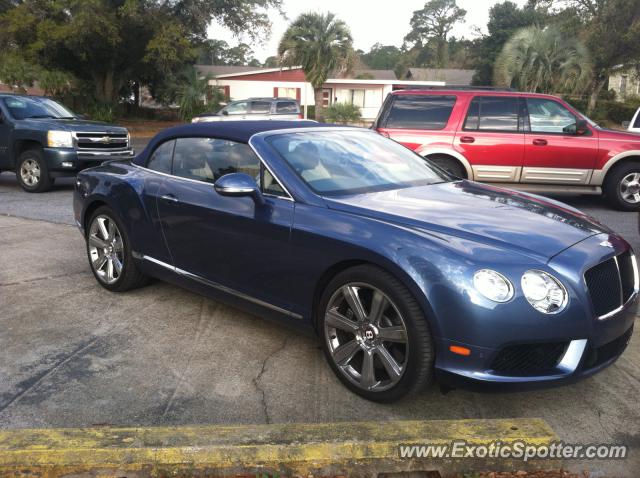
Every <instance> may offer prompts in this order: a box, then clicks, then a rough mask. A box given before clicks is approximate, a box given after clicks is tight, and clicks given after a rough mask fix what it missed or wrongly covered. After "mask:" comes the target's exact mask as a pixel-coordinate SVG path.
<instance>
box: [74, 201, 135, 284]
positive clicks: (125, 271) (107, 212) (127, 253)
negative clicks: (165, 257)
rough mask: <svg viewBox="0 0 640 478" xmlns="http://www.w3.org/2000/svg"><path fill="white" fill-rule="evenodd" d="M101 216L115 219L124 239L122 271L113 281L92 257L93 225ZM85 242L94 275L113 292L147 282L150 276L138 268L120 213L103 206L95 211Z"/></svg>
mask: <svg viewBox="0 0 640 478" xmlns="http://www.w3.org/2000/svg"><path fill="white" fill-rule="evenodd" d="M101 217H104V218H108V219H109V220H110V221H113V222H114V223H115V225H116V226H117V231H118V233H119V236H120V237H121V239H122V254H121V258H122V260H121V264H122V268H121V271H120V273H119V274H118V277H117V279H116V280H115V281H114V282H111V283H108V282H107V281H106V279H105V277H103V276H101V274H100V273H99V272H98V271H97V270H96V267H94V264H93V258H92V246H91V245H90V235H91V234H92V225H93V224H94V222H95V221H96V220H97V219H98V218H101ZM85 242H86V247H87V257H88V259H89V267H91V272H93V275H94V277H95V278H96V280H97V281H98V283H99V284H100V285H101V286H102V287H104V288H105V289H107V290H110V291H112V292H126V291H128V290H132V289H137V288H138V287H142V286H144V285H145V284H147V282H148V277H147V276H146V275H145V274H143V273H142V272H141V271H140V269H138V267H137V265H136V263H135V260H134V258H133V256H132V254H131V250H132V249H131V241H130V240H129V236H128V234H127V230H126V228H125V227H124V225H123V224H122V221H121V220H120V218H119V217H118V215H117V214H116V213H115V212H114V211H113V210H112V209H111V208H109V207H107V206H102V207H99V208H98V209H96V210H95V211H94V212H93V214H92V215H91V217H90V218H89V221H88V222H87V224H86V227H85Z"/></svg>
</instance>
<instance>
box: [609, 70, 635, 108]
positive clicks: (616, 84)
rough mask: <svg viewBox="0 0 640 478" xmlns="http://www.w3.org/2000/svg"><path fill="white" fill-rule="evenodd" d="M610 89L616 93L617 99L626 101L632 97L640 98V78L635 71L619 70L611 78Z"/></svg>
mask: <svg viewBox="0 0 640 478" xmlns="http://www.w3.org/2000/svg"><path fill="white" fill-rule="evenodd" d="M609 89H610V90H613V91H615V92H616V99H617V100H619V101H624V100H625V99H626V98H628V97H630V96H640V76H639V75H638V72H637V71H636V70H635V69H633V70H618V71H616V72H615V73H613V74H612V75H611V76H609Z"/></svg>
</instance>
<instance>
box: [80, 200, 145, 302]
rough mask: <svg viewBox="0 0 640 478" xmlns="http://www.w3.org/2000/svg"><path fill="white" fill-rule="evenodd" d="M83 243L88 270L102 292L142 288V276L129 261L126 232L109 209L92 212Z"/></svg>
mask: <svg viewBox="0 0 640 478" xmlns="http://www.w3.org/2000/svg"><path fill="white" fill-rule="evenodd" d="M86 243H87V255H88V256H89V264H90V265H91V271H92V272H93V275H94V276H95V278H96V279H97V280H98V282H99V283H100V285H101V286H103V287H104V288H105V289H108V290H110V291H113V292H124V291H127V290H131V289H135V288H137V287H140V286H142V285H144V283H145V282H146V276H145V275H144V274H143V273H142V272H140V270H139V269H138V267H137V265H136V263H135V262H134V260H133V256H132V254H131V243H130V241H129V238H128V236H127V233H126V229H125V228H124V227H123V225H122V224H121V222H120V220H119V219H118V218H117V216H116V214H115V213H114V211H112V210H111V208H108V207H106V206H103V207H100V208H98V209H97V210H96V211H95V212H94V213H93V215H92V216H91V218H90V219H89V222H88V227H87V229H86Z"/></svg>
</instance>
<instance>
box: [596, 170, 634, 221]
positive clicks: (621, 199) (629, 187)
mask: <svg viewBox="0 0 640 478" xmlns="http://www.w3.org/2000/svg"><path fill="white" fill-rule="evenodd" d="M603 191H604V195H605V196H606V198H607V200H608V201H609V203H610V204H611V205H612V206H613V207H615V208H616V209H620V210H622V211H640V163H627V164H621V165H620V166H617V167H616V168H615V169H614V170H613V171H611V172H610V173H609V174H608V175H607V177H606V179H605V181H604V184H603Z"/></svg>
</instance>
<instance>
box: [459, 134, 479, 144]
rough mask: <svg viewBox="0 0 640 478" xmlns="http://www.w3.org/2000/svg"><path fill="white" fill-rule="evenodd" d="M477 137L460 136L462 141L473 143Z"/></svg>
mask: <svg viewBox="0 0 640 478" xmlns="http://www.w3.org/2000/svg"><path fill="white" fill-rule="evenodd" d="M475 140H476V139H475V138H474V137H473V136H463V137H462V138H460V142H461V143H473V142H474V141H475Z"/></svg>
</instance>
